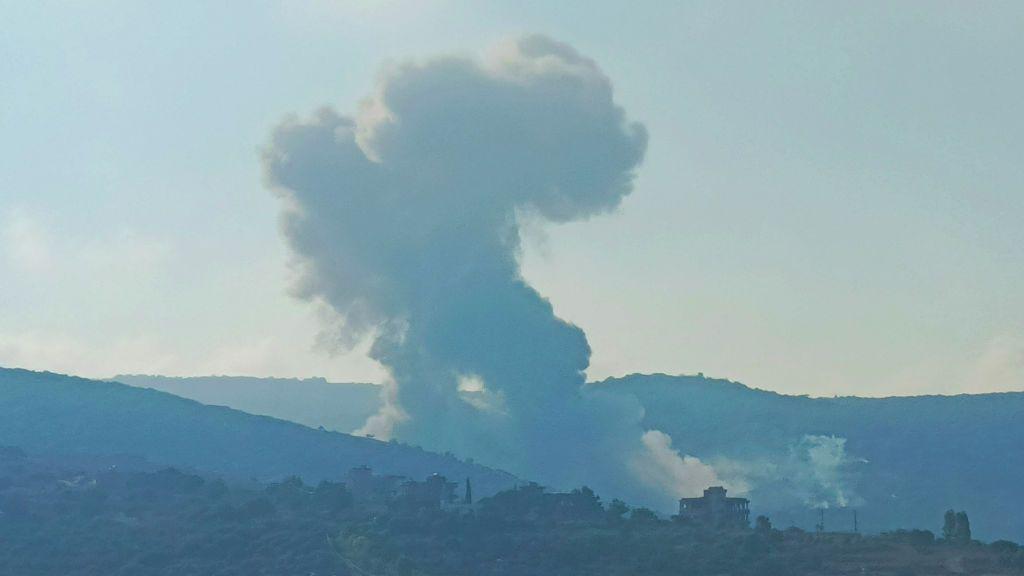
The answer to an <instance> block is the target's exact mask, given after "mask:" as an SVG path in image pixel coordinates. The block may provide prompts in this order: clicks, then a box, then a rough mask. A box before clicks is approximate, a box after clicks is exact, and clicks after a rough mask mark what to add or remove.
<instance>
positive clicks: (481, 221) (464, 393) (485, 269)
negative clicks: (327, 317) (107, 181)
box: [264, 36, 647, 495]
mask: <svg viewBox="0 0 1024 576" xmlns="http://www.w3.org/2000/svg"><path fill="white" fill-rule="evenodd" d="M646 141H647V136H646V132H645V130H644V128H643V126H641V125H640V124H637V123H633V122H630V121H628V120H627V118H626V116H625V113H624V112H623V110H622V108H620V107H619V106H618V105H616V103H615V102H614V100H613V96H612V86H611V83H610V81H609V80H608V78H607V77H606V76H604V74H603V73H602V72H601V71H600V70H599V69H598V67H597V66H596V64H595V63H594V62H593V61H591V60H589V59H587V58H584V57H582V56H581V55H580V54H578V53H577V52H576V51H575V50H573V49H572V48H570V47H569V46H566V45H564V44H561V43H558V42H555V41H552V40H550V39H548V38H545V37H542V36H529V37H526V38H522V39H519V40H516V41H513V42H509V43H506V44H504V45H501V46H500V47H499V48H498V49H497V50H495V51H494V52H493V53H492V54H490V55H489V57H488V58H487V59H485V60H483V61H476V60H472V59H466V58H457V57H447V58H440V59H435V60H430V61H427V62H424V63H410V64H405V65H401V66H397V67H395V68H393V69H391V70H390V71H388V72H387V73H386V74H385V75H384V77H383V78H382V79H381V81H380V83H379V86H378V88H377V91H376V92H375V94H374V95H373V96H372V97H371V98H369V99H368V100H367V101H366V102H365V103H364V104H363V106H362V108H361V110H360V112H359V114H358V115H356V117H355V118H348V117H345V116H341V115H339V114H337V113H335V112H333V111H331V110H323V111H321V112H319V113H318V114H317V115H315V117H313V118H312V119H309V120H299V119H289V120H287V121H285V122H284V123H282V124H281V125H280V126H279V127H278V128H277V129H276V130H275V131H274V134H273V138H272V141H271V144H270V146H269V148H268V149H267V151H266V153H265V159H264V166H265V172H266V176H267V179H268V182H269V183H270V185H271V186H272V188H273V189H274V190H275V192H276V193H277V194H278V195H279V196H280V198H281V199H282V200H283V205H284V209H283V215H282V228H283V231H284V236H285V237H286V239H287V242H288V244H289V246H290V247H291V250H292V252H293V255H294V267H295V269H296V272H297V285H296V293H297V294H298V295H299V296H300V297H302V298H305V299H309V300H313V301H321V302H325V303H326V304H328V305H329V306H330V308H331V309H333V311H334V312H335V313H336V314H337V316H338V317H339V318H341V321H342V324H341V326H342V327H341V328H340V330H341V331H342V333H343V335H344V336H345V338H346V339H347V340H348V341H350V342H352V341H358V340H360V339H361V338H363V337H367V336H368V337H370V338H372V339H373V342H374V343H373V345H372V348H371V351H370V354H371V356H372V357H373V358H374V359H376V360H377V361H379V362H380V363H381V364H382V365H383V366H385V367H386V368H387V369H388V371H389V373H390V375H391V380H392V382H391V383H390V384H389V388H388V396H387V406H386V407H385V408H384V410H383V411H382V412H381V414H379V415H378V416H376V417H374V418H373V419H371V421H370V422H368V423H367V427H366V430H365V431H366V432H372V433H374V434H376V435H378V436H383V437H395V438H399V439H402V440H405V441H409V442H414V443H417V444H421V445H424V446H426V447H429V448H432V449H442V450H452V451H454V452H456V453H458V454H460V455H465V456H473V457H475V458H477V459H478V460H481V461H483V462H486V463H489V464H494V465H499V466H502V467H505V468H507V469H510V470H512V471H514V472H516V473H519V474H522V475H525V476H527V477H530V478H534V479H539V480H541V481H545V482H550V483H552V484H554V485H556V486H559V487H565V486H571V485H578V484H580V483H583V482H589V483H591V485H594V486H595V487H597V488H599V489H601V488H603V489H607V490H611V491H613V492H614V493H618V494H624V495H625V494H630V493H635V490H633V489H632V488H633V487H634V485H635V484H636V480H635V478H629V477H627V476H628V475H629V474H630V473H629V472H628V471H627V466H626V465H625V464H624V462H625V461H626V460H627V459H629V458H632V460H634V461H635V460H636V456H635V455H636V454H638V453H641V452H643V450H644V445H643V443H642V442H641V436H642V434H643V430H641V429H640V428H639V425H638V424H637V423H638V422H639V419H640V417H641V416H642V411H641V409H640V407H639V406H638V405H637V404H635V403H630V402H623V401H622V400H621V399H615V400H613V399H611V398H603V397H601V396H600V395H598V394H596V393H589V392H588V393H584V391H583V387H584V370H585V369H586V368H587V365H588V363H589V358H590V348H589V345H588V344H587V340H586V337H585V336H584V334H583V332H582V331H581V330H580V329H579V328H577V327H576V326H574V325H571V324H569V323H567V322H565V321H563V320H561V319H559V318H557V317H556V316H555V315H554V313H553V310H552V307H551V304H550V303H549V302H548V301H547V300H546V299H545V298H543V297H542V296H541V295H540V294H539V293H538V292H537V291H536V290H534V289H533V288H532V287H531V286H529V285H528V284H527V283H526V282H525V281H524V280H523V278H522V276H521V274H520V270H519V264H518V261H517V256H518V253H519V250H520V234H519V226H518V219H519V218H520V217H521V216H522V215H524V214H529V215H530V216H532V217H540V218H542V219H545V220H547V221H550V222H568V221H572V220H580V219H586V218H588V217H591V216H594V215H598V214H601V213H605V212H608V211H610V210H613V209H614V208H616V207H617V206H618V205H619V203H620V202H621V201H622V199H623V198H624V197H625V196H626V195H628V194H629V193H630V191H631V190H632V186H633V179H634V171H635V170H636V168H637V166H638V164H639V163H640V161H641V159H642V158H643V155H644V150H645V147H646ZM581 289H585V287H584V286H582V285H581ZM631 455H632V456H631ZM632 468H633V469H636V468H637V466H635V465H634V466H633V467H632Z"/></svg>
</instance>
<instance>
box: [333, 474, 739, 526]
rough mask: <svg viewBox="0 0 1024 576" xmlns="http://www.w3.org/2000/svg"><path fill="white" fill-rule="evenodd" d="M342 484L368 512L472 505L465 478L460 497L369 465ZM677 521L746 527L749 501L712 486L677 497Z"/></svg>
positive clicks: (439, 483) (430, 482)
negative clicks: (378, 471) (691, 495)
mask: <svg viewBox="0 0 1024 576" xmlns="http://www.w3.org/2000/svg"><path fill="white" fill-rule="evenodd" d="M345 485H346V486H347V487H348V490H349V492H351V494H352V498H353V500H355V502H356V503H358V504H359V505H360V506H362V507H364V508H367V509H370V510H374V509H376V510H382V511H383V510H386V509H387V508H390V507H394V506H402V507H408V508H417V509H420V508H425V509H433V510H451V509H459V508H469V507H471V506H472V504H473V488H472V485H471V484H470V481H469V478H466V481H465V484H464V488H463V490H462V493H461V495H460V494H459V484H458V483H457V482H451V481H449V480H448V479H447V478H445V477H444V476H441V475H440V474H432V475H431V476H428V477H427V478H426V479H425V480H423V481H417V480H411V479H409V478H406V477H405V476H395V475H378V474H374V472H373V469H372V468H370V467H369V466H359V467H357V468H353V469H351V470H349V472H348V474H346V475H345ZM679 519H680V520H683V521H686V522H691V523H693V524H695V525H700V526H707V527H712V528H717V529H729V528H746V527H748V526H750V500H747V499H746V498H732V497H729V496H728V495H727V492H726V489H725V488H724V487H722V486H712V487H710V488H708V489H706V490H704V495H703V496H701V497H699V498H681V499H680V500H679Z"/></svg>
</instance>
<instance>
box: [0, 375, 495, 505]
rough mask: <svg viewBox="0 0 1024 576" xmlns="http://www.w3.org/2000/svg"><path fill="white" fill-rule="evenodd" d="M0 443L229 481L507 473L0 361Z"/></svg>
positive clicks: (478, 484)
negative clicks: (114, 458)
mask: <svg viewBox="0 0 1024 576" xmlns="http://www.w3.org/2000/svg"><path fill="white" fill-rule="evenodd" d="M0 445H12V446H19V447H21V448H24V449H26V450H30V451H33V452H40V453H65V454H90V455H108V454H131V455H137V456H142V457H145V458H147V459H148V460H150V461H152V462H156V463H160V464H164V465H173V466H179V467H189V468H196V469H199V470H204V471H209V472H213V473H217V474H222V475H225V476H228V477H235V478H244V479H248V478H257V479H260V480H273V479H277V478H284V477H289V476H293V475H297V476H301V477H302V478H303V479H304V480H306V481H307V482H318V481H320V480H322V479H337V478H340V477H341V476H342V475H343V474H344V473H345V472H347V471H348V470H349V469H350V468H352V467H354V466H359V465H363V464H365V465H369V466H371V467H373V468H374V469H375V470H378V471H380V472H382V473H387V474H397V475H404V476H409V477H413V478H421V477H424V476H426V475H429V474H432V473H435V472H436V473H440V474H443V475H445V476H448V477H449V478H453V479H463V478H466V477H470V478H472V480H473V486H474V488H475V489H476V490H477V492H478V493H480V494H487V493H493V492H496V491H498V490H500V489H503V488H507V487H509V486H511V485H513V484H514V482H515V478H514V477H513V476H511V475H510V474H506V473H504V472H500V471H496V470H492V469H489V468H486V467H483V466H480V465H477V464H473V463H468V462H463V461H460V460H458V459H457V458H455V457H454V456H450V455H440V454H435V453H431V452H426V451H424V450H421V449H419V448H416V447H411V446H406V445H403V444H399V443H391V442H380V441H377V440H373V439H369V438H361V437H356V436H350V435H347V434H341V433H337V432H328V431H323V430H316V429H312V428H308V427H305V426H301V425H299V424H295V423H292V422H286V421H284V420H277V419H274V418H270V417H266V416H254V415H251V414H247V413H244V412H239V411H237V410H232V409H229V408H225V407H218V406H207V405H204V404H200V403H198V402H195V401H193V400H187V399H184V398H179V397H177V396H173V395H171V394H167V393H164V392H159V391H156V390H149V389H142V388H134V387H131V386H127V385H124V384H119V383H116V382H103V381H95V380H86V379H82V378H75V377H70V376H63V375H59V374H52V373H48V372H31V371H27V370H14V369H4V368H0Z"/></svg>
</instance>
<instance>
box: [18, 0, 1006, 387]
mask: <svg viewBox="0 0 1024 576" xmlns="http://www.w3.org/2000/svg"><path fill="white" fill-rule="evenodd" d="M213 4H215V5H213ZM0 13H2V14H3V15H4V16H3V21H2V22H0V78H3V81H2V82H0V175H2V180H0V365H7V366H25V367H30V368H35V369H50V370H55V371H65V372H72V373H78V374H84V375H89V376H109V375H112V374H115V373H119V372H151V373H153V372H159V373H167V374H205V373H232V374H254V375H280V376H313V375H323V376H327V377H329V378H332V379H336V380H366V379H370V380H373V379H379V378H380V377H381V373H380V370H379V368H377V367H376V366H375V365H374V364H373V363H372V362H371V361H369V360H367V359H366V358H365V357H364V355H363V354H362V352H361V351H360V350H358V349H357V350H355V351H353V352H349V353H338V352H337V351H331V350H329V349H328V348H327V347H326V346H322V345H318V344H317V342H318V341H322V339H320V340H318V334H319V333H320V331H321V330H322V325H321V323H320V322H319V316H320V315H319V312H318V311H317V310H316V309H314V308H311V307H310V306H308V305H306V304H303V303H300V302H298V301H296V300H294V299H293V298H291V297H290V296H289V295H288V293H287V289H288V280H289V271H288V268H287V253H286V251H285V249H284V246H283V244H282V240H281V237H280V234H279V232H278V226H277V213H278V209H279V206H278V204H277V201H276V200H275V199H274V198H273V197H272V196H271V195H270V194H269V193H268V192H267V190H266V189H265V187H264V185H263V182H262V180H261V172H260V163H259V154H260V150H261V148H262V147H263V146H264V145H265V144H266V142H267V139H268V137H269V133H270V130H271V128H272V127H273V126H274V125H275V124H276V123H278V122H279V121H280V120H281V119H282V118H283V117H285V116H286V115H288V114H300V115H308V114H309V113H311V112H312V111H314V110H315V109H317V108H318V107H320V106H323V105H331V106H334V107H335V108H336V109H338V110H339V111H342V112H351V111H353V110H354V109H355V108H356V107H357V106H358V103H359V101H360V100H361V99H363V98H365V97H366V96H367V95H368V94H369V93H371V92H372V90H373V88H374V85H375V81H376V78H377V76H378V75H379V73H380V71H381V70H382V67H383V66H386V65H388V64H389V63H394V62H401V61H403V60H406V59H410V58H412V59H424V58H429V57H431V56H434V55H439V54H446V53H458V54H465V55H475V54H480V53H482V52H484V51H486V50H487V49H488V47H489V46H492V45H493V44H494V43H495V42H497V41H499V40H501V39H503V38H506V37H509V36H515V35H517V34H522V33H528V32H541V33H545V34H548V35H550V36H552V37H554V38H556V39H558V40H561V41H564V42H567V43H569V44H571V45H572V46H574V47H575V48H576V49H578V50H579V51H581V52H582V53H584V54H586V55H587V56H589V57H592V58H594V59H595V60H596V61H597V62H598V64H599V65H600V66H601V67H602V68H603V69H604V71H605V73H606V74H607V75H608V76H609V77H610V78H611V79H612V81H613V82H614V84H615V90H616V98H617V99H618V101H619V103H620V104H621V105H622V106H623V107H624V108H625V109H626V110H627V113H628V114H629V115H630V116H631V117H632V118H634V119H636V120H639V121H641V122H643V123H644V124H645V125H646V127H647V129H648V131H649V133H650V142H649V145H648V152H647V157H646V160H645V162H644V164H643V166H642V167H641V169H640V173H639V179H638V182H637V188H636V190H635V191H634V193H633V194H632V195H631V196H630V197H629V198H627V199H626V201H625V203H624V204H623V206H622V208H621V209H620V210H619V211H618V212H616V213H614V214H610V215H606V216H601V217H599V218H595V219H592V220H589V221H587V222H581V223H574V224H569V225H562V226H550V225H545V224H543V223H531V224H530V225H528V226H527V230H526V234H525V235H526V238H527V247H526V250H525V253H524V255H523V265H524V273H525V275H526V277H527V279H528V280H529V281H530V282H531V283H533V284H534V285H535V286H536V287H537V288H538V289H539V290H540V291H541V293H543V294H545V295H546V296H549V297H550V298H551V300H552V302H553V304H554V307H555V310H556V312H557V313H559V314H560V315H561V316H563V317H565V318H567V319H569V320H571V321H573V322H575V323H577V324H578V325H580V326H581V327H582V328H583V329H584V330H585V331H586V333H587V335H588V337H589V339H590V343H591V345H592V347H593V349H594V353H593V358H592V365H591V369H590V376H591V377H594V378H601V377H604V376H608V375H619V374H625V373H630V372H651V371H662V372H669V373H676V372H682V373H695V372H704V373H705V374H708V375H715V376H722V377H728V378H732V379H737V380H741V381H743V382H745V383H747V384H750V385H752V386H757V387H762V388H769V389H773V390H778V391H782V392H792V393H807V394H812V395H832V394H868V395H887V394H916V393H955V392H961V391H983V390H1010V389H1024V298H1021V296H1020V295H1021V294H1024V226H1021V222H1022V221H1024V162H1022V161H1021V160H1022V158H1024V110H1022V107H1021V104H1020V103H1021V102H1022V101H1024V70H1022V68H1024V65H1022V63H1021V58H1020V57H1019V55H1020V54H1022V53H1024V39H1022V37H1021V35H1020V33H1019V31H1020V30H1021V29H1022V26H1024V8H1022V7H1021V5H1020V4H1019V3H1011V2H1006V3H997V2H981V3H971V4H970V5H967V4H964V3H953V2H904V3H899V4H898V5H894V3H882V2H878V3H871V2H867V3H857V4H856V5H852V4H842V3H821V2H807V3H757V5H756V6H755V5H754V3H748V2H740V3H711V2H706V3H684V2H679V3H676V2H673V3H667V2H651V3H634V5H628V6H627V5H625V4H623V3H617V2H578V3H561V5H560V6H557V7H555V6H552V3H550V2H487V3H478V2H457V1H439V2H431V1H418V2H399V1H386V0H385V1H380V2H373V1H370V0H359V1H354V2H344V1H329V0H318V1H311V2H283V1H282V2H271V1H266V2H237V3H232V2H222V3H207V2H176V3H171V2H167V3H155V2H154V3H139V2H100V1H97V2H68V3H56V2H10V1H2V0H0Z"/></svg>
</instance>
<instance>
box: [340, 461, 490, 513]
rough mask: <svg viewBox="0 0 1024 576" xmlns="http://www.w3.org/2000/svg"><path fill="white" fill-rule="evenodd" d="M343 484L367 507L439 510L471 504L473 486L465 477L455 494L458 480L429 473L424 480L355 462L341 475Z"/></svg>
mask: <svg viewBox="0 0 1024 576" xmlns="http://www.w3.org/2000/svg"><path fill="white" fill-rule="evenodd" d="M345 485H346V487H347V488H348V490H349V492H351V494H352V499H353V500H355V502H356V503H358V504H359V505H361V506H363V507H364V508H368V509H371V510H372V509H380V510H383V509H386V508H388V507H391V506H396V505H398V506H407V507H411V508H428V509H438V510H439V509H453V508H461V507H468V506H471V505H472V504H473V488H472V485H471V484H470V482H469V478H466V482H465V488H464V490H463V492H462V495H461V496H459V495H458V494H457V491H458V488H459V484H458V483H457V482H451V481H449V480H448V479H447V478H445V477H444V476H441V475H440V474H432V475H430V476H428V477H427V478H426V480H423V481H417V480H411V479H409V478H406V477H405V476H395V475H377V474H374V473H373V469H371V468H370V467H369V466H359V467H357V468H353V469H351V470H349V472H348V474H346V475H345Z"/></svg>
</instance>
